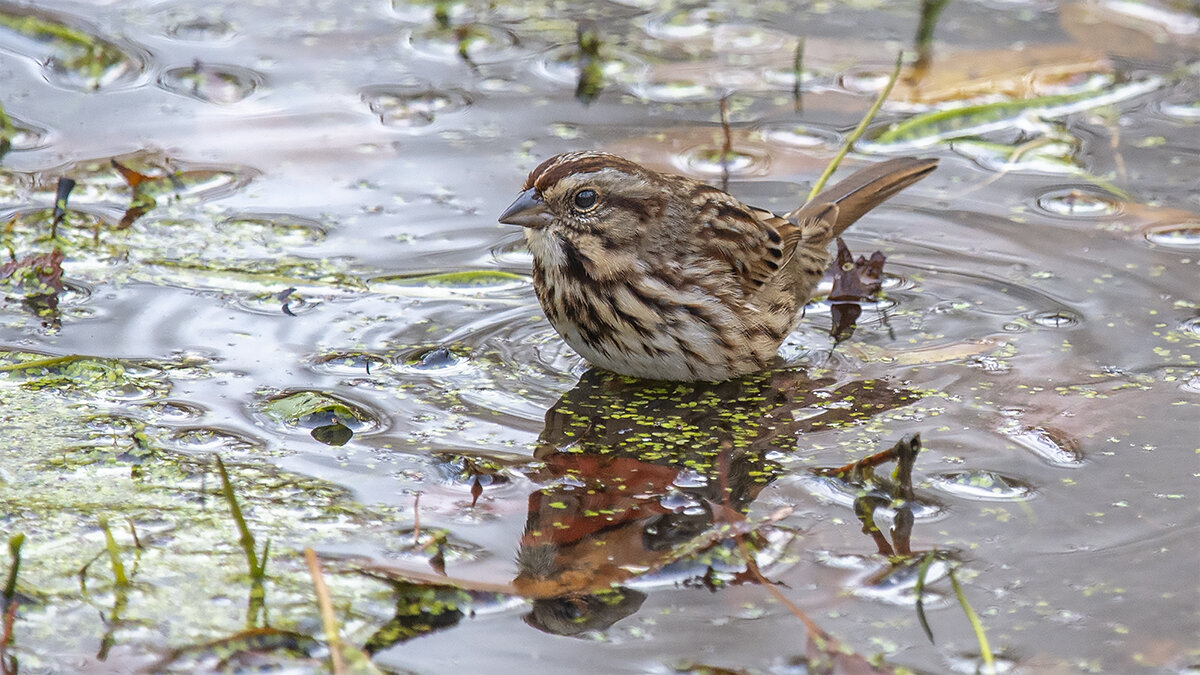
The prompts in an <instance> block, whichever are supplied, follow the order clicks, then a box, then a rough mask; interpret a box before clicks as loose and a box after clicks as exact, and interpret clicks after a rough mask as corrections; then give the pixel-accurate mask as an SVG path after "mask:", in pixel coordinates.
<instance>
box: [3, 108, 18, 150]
mask: <svg viewBox="0 0 1200 675" xmlns="http://www.w3.org/2000/svg"><path fill="white" fill-rule="evenodd" d="M16 135H17V129H16V127H15V126H13V123H12V120H11V119H9V117H8V115H7V114H6V113H5V112H4V106H3V105H0V158H2V157H4V155H5V154H7V153H8V149H9V148H11V147H12V140H13V138H15V137H16Z"/></svg>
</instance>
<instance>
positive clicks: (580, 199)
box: [575, 189, 600, 211]
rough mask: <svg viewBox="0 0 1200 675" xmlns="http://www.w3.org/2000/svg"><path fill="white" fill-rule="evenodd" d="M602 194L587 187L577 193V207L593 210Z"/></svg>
mask: <svg viewBox="0 0 1200 675" xmlns="http://www.w3.org/2000/svg"><path fill="white" fill-rule="evenodd" d="M598 199H600V195H598V194H596V191H595V190H590V189H585V190H580V191H579V192H576V193H575V208H577V209H579V210H580V211H591V210H592V209H593V208H595V206H596V201H597V200H598Z"/></svg>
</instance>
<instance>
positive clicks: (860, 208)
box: [500, 152, 937, 381]
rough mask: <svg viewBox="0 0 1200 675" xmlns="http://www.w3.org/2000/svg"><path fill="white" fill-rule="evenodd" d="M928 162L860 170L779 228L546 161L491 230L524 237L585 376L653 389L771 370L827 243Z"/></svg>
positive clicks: (930, 162)
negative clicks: (513, 230) (502, 226)
mask: <svg viewBox="0 0 1200 675" xmlns="http://www.w3.org/2000/svg"><path fill="white" fill-rule="evenodd" d="M935 166H937V160H934V159H916V158H911V157H906V158H899V159H892V160H888V161H886V162H881V163H879V164H875V165H873V166H870V167H867V168H865V169H861V170H859V171H857V172H856V173H854V174H852V175H851V176H850V177H848V178H846V179H845V180H843V181H841V182H839V183H837V184H836V185H834V186H833V187H830V188H828V189H826V190H824V191H823V192H821V193H820V194H818V195H817V197H816V198H815V199H813V200H811V201H810V202H808V203H807V204H805V205H803V206H801V207H799V208H797V209H796V210H794V211H792V212H790V213H788V214H787V215H785V216H783V217H780V216H776V215H775V214H773V213H771V212H769V211H764V210H762V209H758V208H754V207H751V206H747V205H745V204H743V203H742V202H740V201H738V200H737V199H735V198H734V197H732V196H730V195H729V194H726V193H725V192H722V191H721V190H718V189H717V188H715V187H712V186H710V185H705V184H704V183H701V182H700V181H696V180H693V179H691V178H687V177H684V176H676V175H671V174H663V173H658V172H656V171H651V170H650V169H647V168H645V167H643V166H640V165H638V164H636V163H634V162H631V161H629V160H627V159H624V158H622V157H618V156H616V155H610V154H607V153H602V152H568V153H564V154H561V155H558V156H555V157H551V158H550V159H548V160H546V161H544V162H542V163H541V164H540V165H538V167H537V168H535V169H534V170H533V171H532V172H530V174H529V178H528V179H527V180H526V181H525V186H524V188H523V190H524V191H523V192H522V193H521V194H520V195H519V196H518V197H517V199H516V201H514V202H513V203H512V205H511V206H509V207H508V209H506V210H505V211H504V213H503V214H502V215H501V216H500V222H502V223H507V224H511V225H521V226H523V227H525V239H526V241H527V242H528V244H529V248H530V250H531V251H532V252H533V286H534V290H535V291H536V292H537V296H538V300H539V301H540V302H541V304H542V309H543V310H545V312H546V318H548V319H549V320H550V324H551V325H552V326H554V329H555V330H557V331H558V333H559V334H560V335H561V336H562V338H563V339H564V340H565V341H566V342H567V344H569V345H571V347H573V348H574V349H575V351H577V352H579V353H580V354H581V355H582V356H583V357H584V358H585V359H587V360H588V361H589V362H591V363H592V364H593V365H596V366H599V367H601V368H605V369H608V370H611V371H615V372H617V373H621V374H624V375H633V376H637V377H644V378H652V379H659V380H683V381H693V380H710V381H717V380H725V379H729V378H732V377H737V376H739V375H745V374H747V373H752V372H755V371H758V370H762V369H764V368H766V367H768V366H769V365H770V364H771V362H772V361H773V359H774V356H775V352H776V350H777V349H778V348H779V345H780V343H782V342H783V339H784V337H786V336H787V334H788V332H789V331H791V329H792V327H793V325H794V324H795V321H796V315H797V313H798V312H799V310H800V308H801V307H803V306H804V303H805V302H807V301H808V299H809V297H810V296H811V294H812V292H813V289H814V288H815V287H816V285H817V284H818V283H819V282H820V280H821V276H822V275H823V274H824V271H825V268H826V267H827V266H828V265H829V261H830V255H829V251H828V247H829V243H830V242H831V241H832V240H833V239H834V237H836V236H838V235H839V234H841V232H842V231H843V230H845V229H846V227H848V226H849V225H850V224H851V223H853V222H854V221H856V220H858V219H859V218H860V217H861V216H862V215H863V214H865V213H866V212H867V211H870V210H871V209H873V208H874V207H876V206H878V205H879V204H880V203H882V202H883V201H884V200H886V199H887V198H888V197H890V196H892V195H893V194H895V193H896V192H898V191H900V190H902V189H904V188H905V187H907V186H909V185H911V184H912V183H915V182H916V181H918V180H920V179H921V178H924V177H925V176H926V175H927V174H929V173H930V172H931V171H933V169H934V167H935Z"/></svg>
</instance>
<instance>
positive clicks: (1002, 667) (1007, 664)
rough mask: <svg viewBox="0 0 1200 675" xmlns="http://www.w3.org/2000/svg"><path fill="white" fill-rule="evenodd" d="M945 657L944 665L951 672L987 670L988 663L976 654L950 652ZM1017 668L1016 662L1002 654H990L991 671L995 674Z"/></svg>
mask: <svg viewBox="0 0 1200 675" xmlns="http://www.w3.org/2000/svg"><path fill="white" fill-rule="evenodd" d="M945 658H946V667H947V669H948V670H949V672H951V673H961V674H962V675H975V674H976V673H986V672H989V670H988V664H987V663H986V662H985V661H984V660H983V657H982V656H979V655H977V654H950V655H948V656H946V657H945ZM1016 668H1017V662H1016V661H1014V660H1012V659H1010V658H1007V657H1005V656H1004V655H1002V654H993V655H992V664H991V671H990V672H992V673H996V675H1001V674H1002V673H1011V672H1013V671H1014V670H1016Z"/></svg>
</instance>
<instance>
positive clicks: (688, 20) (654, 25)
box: [642, 8, 730, 40]
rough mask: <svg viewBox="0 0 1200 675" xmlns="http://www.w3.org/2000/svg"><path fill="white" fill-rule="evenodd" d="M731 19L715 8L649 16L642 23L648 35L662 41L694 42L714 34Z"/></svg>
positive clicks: (726, 13) (725, 13)
mask: <svg viewBox="0 0 1200 675" xmlns="http://www.w3.org/2000/svg"><path fill="white" fill-rule="evenodd" d="M729 19H730V17H729V16H728V12H723V11H721V10H719V9H715V8H703V9H691V10H682V9H681V10H676V11H673V12H667V13H663V14H657V15H652V16H649V17H647V18H646V19H645V21H643V22H642V30H644V31H645V32H646V34H647V35H649V36H650V37H654V38H659V39H662V40H694V39H696V38H698V37H702V36H704V35H708V34H710V33H712V31H713V29H714V27H716V26H719V25H721V24H723V23H725V22H726V21H728V20H729Z"/></svg>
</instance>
